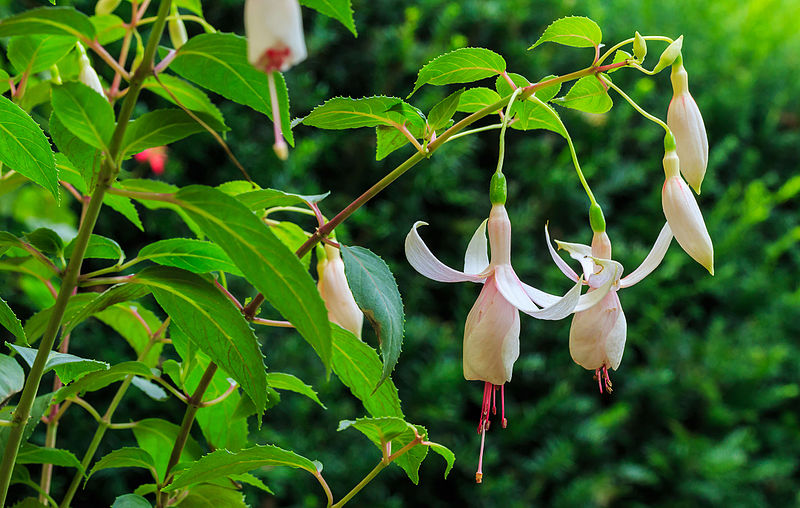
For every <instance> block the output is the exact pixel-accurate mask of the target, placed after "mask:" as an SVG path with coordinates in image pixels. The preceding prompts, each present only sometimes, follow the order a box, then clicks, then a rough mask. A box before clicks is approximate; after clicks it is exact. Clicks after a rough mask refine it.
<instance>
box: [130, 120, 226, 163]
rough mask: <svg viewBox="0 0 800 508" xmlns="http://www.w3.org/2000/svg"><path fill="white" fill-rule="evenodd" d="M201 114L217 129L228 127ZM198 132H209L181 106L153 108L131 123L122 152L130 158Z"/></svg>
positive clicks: (206, 121)
mask: <svg viewBox="0 0 800 508" xmlns="http://www.w3.org/2000/svg"><path fill="white" fill-rule="evenodd" d="M198 117H199V118H200V119H201V120H203V121H204V122H205V123H206V124H208V125H209V127H211V128H212V129H214V130H217V131H221V130H227V129H226V128H225V126H224V125H222V124H220V123H219V122H217V121H216V120H215V119H214V118H213V117H211V116H208V115H205V114H204V113H199V114H198ZM199 132H207V131H206V129H205V127H203V126H202V125H200V124H199V123H197V121H196V120H195V119H194V118H192V117H191V116H189V115H188V114H187V113H186V112H185V111H183V110H182V109H159V110H156V111H151V112H149V113H145V114H144V115H142V116H141V117H139V118H137V119H136V120H134V121H132V122H131V123H130V124H129V125H128V129H127V130H126V131H125V139H124V140H123V141H122V149H121V150H120V154H121V157H122V158H127V157H130V156H131V155H133V154H135V153H139V152H141V151H144V150H146V149H148V148H153V147H156V146H162V145H168V144H170V143H174V142H176V141H179V140H181V139H183V138H186V137H188V136H191V135H192V134H197V133H199Z"/></svg>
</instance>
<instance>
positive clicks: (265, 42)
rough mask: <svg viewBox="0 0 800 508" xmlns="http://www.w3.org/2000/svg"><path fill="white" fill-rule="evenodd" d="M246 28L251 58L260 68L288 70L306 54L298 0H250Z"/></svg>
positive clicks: (267, 70) (247, 7)
mask: <svg viewBox="0 0 800 508" xmlns="http://www.w3.org/2000/svg"><path fill="white" fill-rule="evenodd" d="M244 30H245V33H246V35H247V54H248V59H249V60H250V63H251V64H253V65H254V66H255V67H256V68H257V69H259V70H262V71H264V72H272V71H286V70H288V69H289V67H291V66H293V65H297V64H298V63H300V62H302V61H303V60H305V58H306V55H307V53H306V43H305V39H304V38H303V17H302V15H301V13H300V4H298V3H297V0H246V2H245V4H244Z"/></svg>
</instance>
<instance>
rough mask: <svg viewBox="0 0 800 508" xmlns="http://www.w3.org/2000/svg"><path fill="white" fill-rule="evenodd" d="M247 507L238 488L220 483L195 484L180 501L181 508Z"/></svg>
mask: <svg viewBox="0 0 800 508" xmlns="http://www.w3.org/2000/svg"><path fill="white" fill-rule="evenodd" d="M221 506H224V507H226V508H249V506H250V505H248V504H245V502H244V495H242V492H241V491H240V490H236V489H232V488H230V487H222V486H220V485H210V484H203V485H195V486H194V487H192V488H191V489H190V490H189V492H188V493H187V494H186V497H185V498H183V500H182V501H181V504H180V507H181V508H218V507H221Z"/></svg>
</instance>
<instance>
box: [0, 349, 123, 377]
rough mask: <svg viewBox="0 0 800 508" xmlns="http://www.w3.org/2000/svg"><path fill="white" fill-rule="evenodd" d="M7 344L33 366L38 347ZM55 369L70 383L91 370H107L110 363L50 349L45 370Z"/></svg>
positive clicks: (59, 375)
mask: <svg viewBox="0 0 800 508" xmlns="http://www.w3.org/2000/svg"><path fill="white" fill-rule="evenodd" d="M6 345H7V346H8V347H10V348H11V349H13V350H14V351H16V352H17V353H18V354H19V355H20V356H21V357H22V359H23V360H25V363H27V364H28V366H30V367H32V366H33V361H34V360H35V359H36V354H37V353H38V352H39V350H38V349H31V348H27V347H22V346H16V345H13V344H9V343H7V342H6ZM53 369H55V371H56V374H58V377H59V379H61V381H62V382H64V383H70V382H72V381H73V380H75V379H76V378H79V377H81V376H83V375H85V374H87V373H89V372H95V371H98V370H107V369H108V364H107V363H106V362H99V361H97V360H88V359H86V358H80V357H78V356H75V355H71V354H68V353H59V352H57V351H50V354H49V355H48V357H47V362H46V363H45V365H44V372H49V371H51V370H53Z"/></svg>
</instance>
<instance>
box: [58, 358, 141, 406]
mask: <svg viewBox="0 0 800 508" xmlns="http://www.w3.org/2000/svg"><path fill="white" fill-rule="evenodd" d="M129 375H138V376H152V375H153V373H152V372H150V369H149V368H148V367H147V365H145V364H143V363H141V362H123V363H118V364H117V365H114V366H113V367H111V368H110V369H108V370H99V371H96V372H91V373H89V374H86V375H85V376H83V377H82V378H80V379H78V380H77V381H75V382H74V383H71V384H69V385H67V386H65V387H63V388H61V389H60V390H58V391H57V392H56V394H55V399H54V401H53V402H54V403H56V404H60V403H61V402H63V401H65V400H66V399H68V398H69V397H72V396H73V395H78V394H80V393H83V392H94V391H97V390H100V389H102V388H105V387H106V386H108V385H110V384H111V383H116V382H117V381H122V380H123V379H125V378H126V377H128V376H129Z"/></svg>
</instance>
